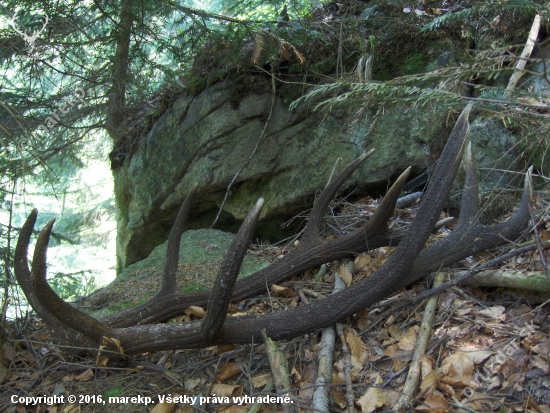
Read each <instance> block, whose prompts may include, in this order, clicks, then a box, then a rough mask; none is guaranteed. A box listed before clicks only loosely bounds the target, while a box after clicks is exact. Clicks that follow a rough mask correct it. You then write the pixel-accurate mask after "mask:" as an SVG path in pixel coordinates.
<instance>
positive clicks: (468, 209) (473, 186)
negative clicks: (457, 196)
mask: <svg viewBox="0 0 550 413" xmlns="http://www.w3.org/2000/svg"><path fill="white" fill-rule="evenodd" d="M465 162H466V179H465V180H464V191H463V192H462V201H461V203H460V217H459V219H458V223H457V224H456V228H455V231H460V230H461V229H462V227H464V226H470V225H472V223H473V222H475V221H476V220H477V217H476V215H477V212H478V209H479V200H478V182H477V174H476V167H475V164H474V160H473V157H472V144H471V142H470V143H468V146H467V147H466V153H465Z"/></svg>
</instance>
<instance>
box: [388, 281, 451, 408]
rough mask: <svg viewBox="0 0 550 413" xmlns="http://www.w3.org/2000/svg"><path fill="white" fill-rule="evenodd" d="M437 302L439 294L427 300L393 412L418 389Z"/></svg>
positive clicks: (437, 283) (436, 282)
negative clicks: (405, 376)
mask: <svg viewBox="0 0 550 413" xmlns="http://www.w3.org/2000/svg"><path fill="white" fill-rule="evenodd" d="M444 277H445V276H444V274H443V273H441V272H440V273H438V274H437V276H436V277H435V281H434V287H437V286H439V285H441V283H442V282H443V279H444ZM438 300H439V294H436V295H433V296H432V297H430V299H429V300H428V303H427V304H426V309H425V310H424V315H423V317H422V324H421V325H420V331H419V333H418V338H417V339H416V345H415V347H414V352H413V357H412V360H411V364H410V366H409V373H408V374H407V379H406V380H405V385H404V386H403V390H402V391H401V396H400V397H399V401H398V402H397V404H396V405H395V406H394V407H393V411H394V412H398V411H399V410H401V409H402V408H404V407H405V405H406V404H407V403H408V402H409V401H410V400H411V399H412V398H413V396H414V393H415V391H416V389H417V387H418V384H419V382H420V376H421V373H422V371H421V363H422V356H424V354H425V353H426V348H427V347H428V342H429V341H430V336H431V334H432V329H433V323H434V315H435V309H436V308H437V302H438Z"/></svg>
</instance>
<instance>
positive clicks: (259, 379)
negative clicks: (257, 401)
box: [251, 373, 271, 389]
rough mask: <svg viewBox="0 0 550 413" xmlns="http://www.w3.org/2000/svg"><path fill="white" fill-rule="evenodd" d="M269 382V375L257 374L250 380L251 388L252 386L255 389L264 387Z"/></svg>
mask: <svg viewBox="0 0 550 413" xmlns="http://www.w3.org/2000/svg"><path fill="white" fill-rule="evenodd" d="M269 380H271V373H264V374H257V375H256V376H254V377H252V379H251V381H252V386H254V388H255V389H257V388H258V387H263V386H265V385H266V384H267V383H268V382H269Z"/></svg>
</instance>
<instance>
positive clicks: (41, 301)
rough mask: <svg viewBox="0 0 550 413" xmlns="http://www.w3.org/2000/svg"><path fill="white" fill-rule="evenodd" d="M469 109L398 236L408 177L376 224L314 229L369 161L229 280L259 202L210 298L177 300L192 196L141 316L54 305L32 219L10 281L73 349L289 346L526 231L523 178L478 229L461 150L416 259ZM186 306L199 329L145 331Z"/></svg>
mask: <svg viewBox="0 0 550 413" xmlns="http://www.w3.org/2000/svg"><path fill="white" fill-rule="evenodd" d="M470 110H471V105H469V106H467V107H466V108H465V109H464V111H463V112H462V114H461V115H460V117H459V119H458V121H457V124H456V125H455V128H454V129H453V132H452V133H451V136H450V137H449V139H448V141H447V144H446V146H445V149H444V150H443V153H442V155H441V157H440V159H439V161H438V164H437V167H436V169H435V171H434V173H433V176H432V179H431V181H430V184H429V185H428V188H427V190H426V193H425V194H424V196H423V199H424V201H423V202H422V205H421V207H420V209H419V211H418V213H417V216H416V218H415V220H414V221H413V223H412V224H411V225H410V227H409V230H408V231H407V232H406V233H405V234H404V235H403V234H401V233H396V232H395V231H392V230H390V229H388V228H387V226H386V223H387V221H388V219H389V218H390V217H391V215H392V214H393V210H394V208H395V203H396V201H397V198H398V196H399V193H400V192H401V189H402V187H403V185H404V183H405V181H406V179H407V177H408V174H409V170H406V171H405V172H404V173H403V174H402V175H401V176H400V177H399V178H398V179H397V181H396V182H395V183H394V184H393V186H392V187H391V188H390V190H389V191H388V193H387V194H386V196H385V197H384V199H383V200H382V202H381V204H380V207H379V208H378V210H377V211H376V213H375V214H374V216H373V217H372V218H371V219H370V220H369V221H368V222H367V223H366V224H365V225H364V226H363V227H362V228H359V229H357V230H356V231H355V232H352V233H351V234H348V235H346V236H343V237H341V238H339V239H337V240H335V241H326V240H323V239H322V238H321V237H320V236H319V226H320V224H321V221H322V219H323V217H324V214H325V211H326V208H327V206H328V204H329V203H330V201H331V200H332V198H333V197H334V195H335V194H336V192H337V191H338V188H339V187H340V186H341V185H342V183H343V182H344V181H345V180H346V179H347V178H348V177H349V176H350V175H351V174H352V173H353V171H354V170H355V169H357V167H358V166H359V165H360V164H361V163H362V162H363V161H364V160H365V159H366V158H367V157H368V156H369V154H370V152H369V153H366V154H364V155H362V156H361V157H359V158H358V159H356V160H355V161H353V162H352V163H351V164H349V165H348V166H347V167H346V168H345V169H344V171H342V173H340V175H339V176H338V177H337V178H336V179H335V180H334V181H333V182H332V183H331V184H330V185H329V186H327V188H326V189H325V190H324V191H323V192H322V193H321V195H320V197H319V199H318V201H317V202H316V204H315V205H314V207H313V209H312V212H311V214H310V217H309V221H308V225H307V226H306V229H305V231H304V235H303V238H302V240H301V242H300V244H299V245H298V247H296V248H295V249H294V250H293V251H291V252H290V253H289V254H287V255H286V256H285V257H284V258H282V259H280V260H279V261H276V262H275V263H273V264H272V265H270V266H269V267H267V268H265V269H263V270H260V271H258V272H256V273H255V274H253V275H250V276H248V277H245V278H244V279H242V280H239V281H236V277H237V275H238V273H239V268H240V266H241V263H242V260H243V258H244V255H245V252H246V249H247V246H248V245H249V243H250V240H251V237H252V233H253V231H254V227H255V224H256V222H257V220H258V217H259V215H260V212H261V209H262V205H263V200H262V199H260V200H259V201H258V203H257V204H256V205H255V206H254V208H253V209H252V211H251V212H250V213H249V215H248V217H247V218H246V220H245V221H244V223H243V225H242V226H241V229H240V230H239V232H238V234H237V236H236V237H235V240H234V241H233V244H232V245H231V247H230V249H229V251H228V253H227V256H226V258H225V260H224V263H223V264H222V268H221V269H220V272H219V275H218V278H217V280H216V283H215V286H214V288H213V289H212V290H211V291H204V292H197V293H186V294H184V293H180V292H178V291H177V286H176V277H175V274H176V268H177V262H178V250H179V242H180V238H181V234H182V231H183V226H184V222H185V218H186V216H187V211H188V210H189V207H190V204H191V197H192V194H193V192H194V190H195V188H194V189H193V190H192V191H191V193H190V194H189V196H188V197H187V198H186V200H185V201H184V203H183V205H182V208H181V210H180V213H179V214H178V217H177V219H176V223H175V224H174V227H173V228H172V231H171V233H170V236H169V242H168V249H167V259H166V266H165V269H164V273H163V282H162V286H161V288H160V291H159V293H158V294H157V295H156V296H155V297H153V298H152V299H151V300H150V301H149V302H147V303H145V304H143V305H141V306H139V307H136V308H134V309H131V310H127V311H124V312H122V313H119V314H117V315H114V316H111V317H107V318H104V319H103V320H97V319H95V318H93V317H91V316H88V315H87V314H85V313H82V312H81V311H79V310H77V309H75V308H74V307H72V306H71V305H70V304H68V303H66V302H64V301H63V300H62V299H61V298H59V297H58V296H57V294H55V292H54V291H53V290H52V289H51V287H50V286H49V285H48V283H47V281H46V250H47V244H48V239H49V235H50V232H51V229H52V226H53V221H50V222H49V223H48V224H47V225H46V227H45V228H44V229H43V230H42V232H41V233H40V235H39V237H38V240H37V245H36V247H35V254H34V259H33V268H32V272H31V271H30V270H29V268H28V263H27V250H28V245H29V242H30V235H31V233H32V228H33V226H34V224H35V221H36V216H37V212H36V210H34V211H33V212H32V213H31V215H30V216H29V218H28V219H27V222H26V223H25V225H24V227H23V229H22V231H21V234H20V236H19V240H18V243H17V248H16V254H15V273H16V277H17V279H18V282H19V284H20V285H21V287H22V289H23V291H24V293H25V295H26V296H27V298H28V300H29V303H30V304H31V305H32V306H33V308H34V309H35V311H36V312H37V313H38V314H39V316H41V317H42V319H43V320H44V321H45V323H46V324H47V325H48V326H49V327H50V328H51V329H52V330H53V332H54V334H55V335H56V336H57V337H60V338H61V339H62V340H65V341H69V340H73V341H74V340H75V335H76V334H77V333H76V332H78V334H80V335H81V337H80V338H81V339H82V337H84V338H85V339H86V340H87V341H88V343H90V344H92V343H93V344H95V345H97V344H99V343H101V342H102V341H103V337H108V338H111V339H112V338H115V339H117V340H119V341H120V343H121V346H122V347H123V348H124V352H125V353H126V354H132V353H139V352H146V351H159V350H167V349H181V348H199V347H206V346H210V345H213V344H226V343H247V342H250V341H251V340H255V341H260V340H261V339H262V336H261V330H262V329H264V328H265V329H266V330H267V334H268V336H269V337H271V338H272V339H275V340H281V339H289V338H292V337H296V336H299V335H302V334H305V333H308V332H312V331H315V330H317V329H320V328H323V327H326V326H329V325H331V324H333V323H335V322H337V321H339V320H342V319H344V318H346V317H349V316H351V315H352V314H354V313H356V312H358V311H361V310H363V309H366V308H368V307H369V306H371V305H373V304H375V303H376V302H378V301H379V300H381V299H383V298H385V297H387V296H388V295H390V294H391V293H392V292H393V291H395V290H397V289H399V288H401V287H403V286H405V285H407V284H409V283H411V282H413V281H415V280H418V279H420V278H422V277H423V276H425V275H427V274H428V273H430V272H433V271H436V270H438V269H439V268H440V267H441V266H445V265H449V264H451V263H453V262H455V261H457V260H460V259H463V258H465V257H467V256H469V255H471V254H473V253H476V252H479V251H482V250H485V249H488V248H492V247H495V246H497V245H500V244H502V243H504V242H506V240H507V239H514V238H516V237H517V236H518V235H519V234H520V232H521V231H522V230H523V229H524V228H525V225H526V223H527V221H528V218H529V198H530V173H528V174H527V176H526V180H525V190H524V194H523V198H522V201H521V205H520V207H519V209H518V211H517V212H516V213H515V215H514V216H513V217H511V218H510V219H508V220H507V221H506V222H504V223H502V224H499V225H495V226H485V225H482V224H481V223H479V222H478V220H477V196H478V195H477V181H476V176H475V168H474V165H473V162H472V158H471V154H470V152H469V150H468V151H467V154H466V164H467V176H466V184H465V189H464V194H463V198H462V207H461V214H460V219H459V222H458V224H457V227H456V229H455V231H453V233H452V234H451V235H449V236H448V237H446V238H445V239H443V240H442V241H439V242H437V243H436V244H433V245H432V246H430V247H428V248H426V249H424V250H422V249H423V247H424V244H425V242H426V240H427V239H428V237H429V235H430V233H431V231H432V229H433V227H434V225H435V223H436V221H437V220H438V218H439V214H440V212H441V209H442V207H443V203H444V199H445V196H446V194H447V192H448V191H449V189H450V187H451V184H452V182H453V180H454V177H455V175H456V172H457V170H458V167H459V164H460V161H461V159H462V154H463V152H464V147H465V144H466V143H465V142H466V137H467V134H468V128H469V123H468V115H469V112H470ZM397 242H399V244H398V246H397V248H396V250H395V251H394V253H393V254H392V255H391V256H390V258H389V259H388V261H387V262H386V263H385V264H384V265H382V266H381V267H380V268H379V269H378V270H377V271H376V272H375V273H373V274H371V275H370V276H369V277H367V278H365V279H364V280H362V281H360V282H358V283H356V284H353V285H352V286H350V287H349V288H347V289H345V290H344V291H342V292H340V293H337V294H333V295H331V296H330V297H328V298H325V299H323V300H320V301H317V302H314V303H312V304H309V305H305V306H302V307H299V308H296V309H293V310H289V311H285V312H279V313H272V314H267V315H263V316H244V317H229V318H226V311H227V306H228V304H229V303H230V302H235V301H239V300H242V299H244V298H247V297H250V296H253V295H257V294H261V293H264V292H265V291H266V288H267V286H269V285H271V284H274V283H280V282H282V281H284V280H287V279H289V278H290V277H292V276H294V275H297V274H300V273H301V272H303V271H305V270H307V269H308V268H313V267H316V266H319V265H321V264H323V263H325V262H329V261H332V260H335V259H340V258H344V257H348V256H351V255H353V254H355V253H359V252H362V251H364V250H367V249H374V248H378V247H381V246H385V245H395V244H396V243H397ZM191 305H197V306H203V307H204V306H207V309H208V311H207V315H206V317H205V318H204V319H203V320H202V321H200V322H194V323H186V324H153V323H159V322H162V321H165V320H167V319H169V318H170V317H173V316H176V315H179V314H182V313H183V312H184V310H185V309H186V308H187V307H189V306H191Z"/></svg>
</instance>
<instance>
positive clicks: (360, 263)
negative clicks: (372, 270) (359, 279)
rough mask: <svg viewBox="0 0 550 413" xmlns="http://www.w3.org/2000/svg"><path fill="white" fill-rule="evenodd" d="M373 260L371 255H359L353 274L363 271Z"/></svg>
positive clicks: (354, 264) (354, 262) (354, 263)
mask: <svg viewBox="0 0 550 413" xmlns="http://www.w3.org/2000/svg"><path fill="white" fill-rule="evenodd" d="M371 261H372V258H371V256H370V255H369V254H359V255H358V256H357V257H355V260H354V261H353V272H357V271H359V270H361V269H362V268H363V267H364V266H365V265H367V264H368V263H370V262H371Z"/></svg>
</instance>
